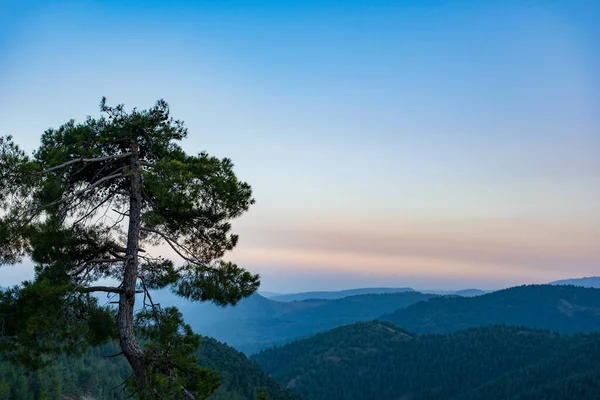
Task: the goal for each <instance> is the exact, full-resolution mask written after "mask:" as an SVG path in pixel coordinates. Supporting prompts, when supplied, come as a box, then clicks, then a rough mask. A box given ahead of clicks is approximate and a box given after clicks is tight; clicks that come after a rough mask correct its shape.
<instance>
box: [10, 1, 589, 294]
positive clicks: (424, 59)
mask: <svg viewBox="0 0 600 400" xmlns="http://www.w3.org/2000/svg"><path fill="white" fill-rule="evenodd" d="M598 19H600V2H598V1H594V0H591V1H585V0H569V1H567V0H563V1H558V0H556V1H551V0H547V1H542V0H539V1H534V0H527V1H523V0H498V1H492V0H490V1H487V0H481V1H459V0H453V1H452V0H446V1H442V0H429V1H416V0H413V1H408V0H406V1H401V0H397V1H391V0H368V1H367V0H363V1H355V0H345V1H333V0H331V1H299V0H298V1H291V0H290V1H272V0H261V1H255V0H245V1H237V0H231V1H214V0H213V1H177V0H173V1H168V2H167V1H163V2H159V1H144V2H141V1H72V2H65V1H27V0H24V1H17V2H15V1H8V0H0V135H5V134H12V135H13V136H14V137H15V139H16V141H17V142H18V143H20V144H21V146H22V147H23V148H25V149H27V150H28V151H31V150H33V149H34V148H35V147H36V146H37V145H38V144H39V137H40V135H41V134H42V133H43V131H44V130H45V129H47V128H48V127H58V126H59V125H61V124H62V123H65V122H67V121H68V120H70V119H72V118H73V119H75V120H83V119H84V118H85V117H86V116H87V115H92V116H98V115H99V110H98V105H99V102H100V99H101V98H102V96H106V97H107V99H108V102H109V103H112V104H117V103H124V104H125V105H126V107H129V108H131V107H138V108H147V107H150V106H152V105H153V104H154V102H155V101H156V100H157V99H160V98H164V99H165V100H166V101H167V102H168V103H169V105H170V106H171V110H172V114H173V115H174V116H175V117H176V118H181V119H183V120H184V121H185V122H186V124H187V126H188V128H189V137H188V138H187V139H186V141H185V142H183V143H182V146H183V148H184V149H185V150H186V151H188V152H190V153H197V152H199V151H201V150H206V151H208V152H209V153H210V154H213V155H216V156H219V157H229V158H231V159H232V160H233V161H234V163H235V165H236V173H237V174H238V176H239V177H240V178H241V179H243V180H245V181H247V182H249V183H250V184H251V185H252V187H253V189H254V195H255V199H256V205H254V206H253V207H252V208H251V209H250V211H249V212H248V213H247V214H246V215H244V216H243V217H241V218H240V219H239V220H236V221H235V222H234V228H235V230H236V231H237V233H239V234H240V242H239V245H238V248H237V249H236V250H234V251H233V252H232V253H230V254H229V255H227V257H226V258H227V259H229V260H232V261H235V262H237V263H238V264H239V265H240V266H243V267H245V268H247V269H249V270H251V271H252V272H256V273H259V274H260V275H261V277H262V282H263V285H262V289H263V290H269V291H275V292H297V291H305V290H335V289H346V288H353V287H366V286H387V287H392V286H398V287H400V286H411V287H415V288H421V289H459V288H467V287H479V288H483V289H495V288H500V287H507V286H511V285H516V284H524V283H543V282H548V281H552V280H555V279H561V278H569V277H581V276H591V275H598V274H599V271H600V113H599V112H598V110H600V25H599V24H597V21H598ZM27 277H31V269H30V266H29V265H28V264H27V263H24V264H22V265H18V266H12V267H2V268H0V285H1V286H6V285H11V284H16V283H18V282H20V281H21V280H22V279H25V278H27Z"/></svg>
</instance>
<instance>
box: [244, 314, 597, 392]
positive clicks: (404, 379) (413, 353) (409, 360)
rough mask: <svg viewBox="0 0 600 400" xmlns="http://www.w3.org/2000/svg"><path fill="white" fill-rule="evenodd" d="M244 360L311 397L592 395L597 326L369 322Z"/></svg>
mask: <svg viewBox="0 0 600 400" xmlns="http://www.w3.org/2000/svg"><path fill="white" fill-rule="evenodd" d="M252 359H253V360H254V361H256V362H257V363H258V364H259V365H260V366H261V367H262V368H263V369H264V370H265V371H267V372H268V373H269V374H271V376H273V377H274V378H275V379H277V381H279V382H280V383H281V384H282V385H284V386H286V387H288V388H293V389H294V390H296V391H298V392H299V393H300V394H301V395H303V396H304V397H305V398H307V399H311V400H338V399H339V400H341V399H356V400H362V399H365V400H366V399H398V400H400V399H406V400H408V399H411V400H420V399H429V400H435V399H439V400H442V399H444V400H467V399H469V400H474V399H488V400H496V399H497V400H500V399H502V400H517V399H519V400H520V399H532V400H533V399H547V400H557V399H561V400H567V399H596V398H600V333H594V334H589V335H575V336H566V335H560V334H556V333H551V332H549V331H540V330H531V329H528V328H523V327H507V326H497V325H491V326H485V327H478V328H471V329H469V330H465V331H460V332H456V333H451V334H436V335H418V334H414V333H411V332H409V331H406V330H404V329H402V328H399V327H397V326H395V325H393V324H391V323H389V322H378V321H371V322H362V323H355V324H352V325H348V326H343V327H339V328H336V329H334V330H331V331H329V332H326V333H321V334H318V335H315V336H313V337H311V338H308V339H303V340H300V341H296V342H294V343H291V344H287V345H285V346H283V347H276V348H271V349H267V350H264V351H262V352H260V353H258V354H256V355H254V356H253V357H252Z"/></svg>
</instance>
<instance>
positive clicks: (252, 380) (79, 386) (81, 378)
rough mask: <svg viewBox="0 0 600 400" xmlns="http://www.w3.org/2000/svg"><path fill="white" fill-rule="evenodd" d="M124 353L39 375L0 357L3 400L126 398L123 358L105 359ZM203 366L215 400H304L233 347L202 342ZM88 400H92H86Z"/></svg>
mask: <svg viewBox="0 0 600 400" xmlns="http://www.w3.org/2000/svg"><path fill="white" fill-rule="evenodd" d="M118 352H119V349H118V346H117V345H116V344H109V345H105V346H102V347H100V348H94V349H91V350H90V351H89V352H88V353H87V354H85V355H84V356H83V357H81V358H75V357H74V358H66V357H63V358H61V359H60V360H59V361H57V362H56V363H54V364H52V365H51V366H50V367H47V368H44V369H42V370H39V371H37V372H31V371H27V370H25V369H23V368H20V367H15V366H14V365H12V364H10V363H8V362H2V361H1V356H0V399H19V400H37V399H40V398H44V397H43V396H41V393H45V394H46V396H47V397H46V398H51V399H62V398H65V399H66V398H83V397H82V396H85V395H88V396H91V397H92V398H93V399H95V400H109V399H110V400H122V399H126V396H124V395H123V393H119V389H118V388H116V387H117V386H118V385H119V384H120V383H121V382H123V381H124V380H125V379H127V378H128V377H129V376H130V375H131V369H130V367H129V364H127V362H126V360H125V359H124V358H123V357H115V358H105V357H102V356H103V355H108V354H116V353H118ZM199 359H200V364H201V365H203V366H206V367H209V368H211V369H213V370H215V371H218V372H219V374H220V377H221V386H220V387H219V389H217V391H216V392H215V393H213V395H212V396H211V397H210V400H256V396H257V394H258V393H260V392H263V391H264V392H265V393H266V394H267V399H269V400H300V396H298V395H297V394H296V393H294V392H292V391H290V390H285V389H282V388H281V386H280V385H279V384H278V383H277V382H276V381H275V380H273V379H272V378H270V377H269V376H268V375H267V374H266V373H265V372H263V371H262V370H261V368H260V367H259V366H258V365H257V364H256V363H254V362H252V361H250V360H249V359H247V358H246V356H245V355H244V354H242V353H240V352H238V351H236V350H234V349H232V348H231V347H229V346H227V345H225V344H223V343H220V342H218V341H216V340H215V339H212V338H207V337H203V338H202V342H201V345H200V352H199ZM86 398H88V397H86Z"/></svg>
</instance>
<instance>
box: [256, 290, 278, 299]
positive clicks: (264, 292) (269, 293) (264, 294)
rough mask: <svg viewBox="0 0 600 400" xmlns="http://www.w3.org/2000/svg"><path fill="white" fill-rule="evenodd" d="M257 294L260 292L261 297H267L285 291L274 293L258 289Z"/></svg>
mask: <svg viewBox="0 0 600 400" xmlns="http://www.w3.org/2000/svg"><path fill="white" fill-rule="evenodd" d="M258 294H260V295H261V296H262V297H266V298H267V299H268V298H270V297H273V296H281V295H283V294H285V293H276V292H267V291H262V290H261V291H259V292H258Z"/></svg>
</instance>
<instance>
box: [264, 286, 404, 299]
mask: <svg viewBox="0 0 600 400" xmlns="http://www.w3.org/2000/svg"><path fill="white" fill-rule="evenodd" d="M413 291H414V289H411V288H359V289H348V290H339V291H329V292H327V291H324V292H303V293H293V294H281V295H277V296H269V298H270V299H271V300H275V301H283V302H287V301H302V300H310V299H326V300H334V299H342V298H344V297H348V296H356V295H359V294H381V293H398V292H413Z"/></svg>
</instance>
